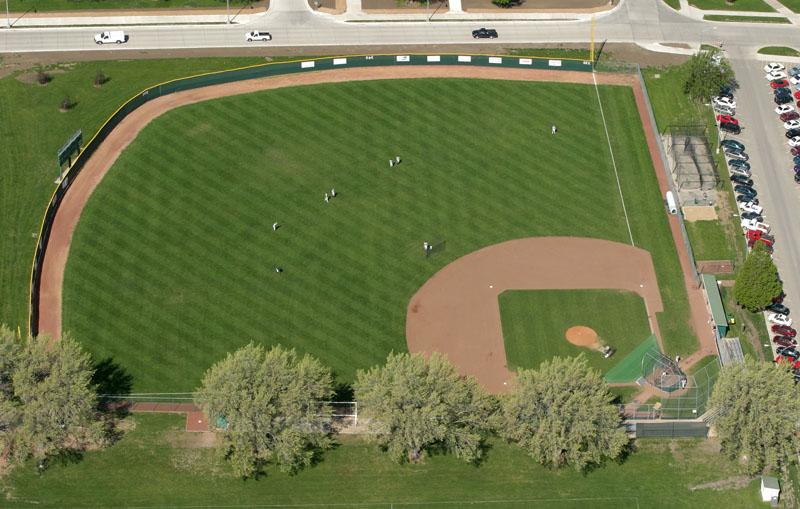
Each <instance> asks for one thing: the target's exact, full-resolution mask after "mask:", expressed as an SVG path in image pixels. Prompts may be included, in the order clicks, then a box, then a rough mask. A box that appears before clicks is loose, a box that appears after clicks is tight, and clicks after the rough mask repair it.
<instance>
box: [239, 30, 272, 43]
mask: <svg viewBox="0 0 800 509" xmlns="http://www.w3.org/2000/svg"><path fill="white" fill-rule="evenodd" d="M244 38H245V39H247V42H253V41H271V40H272V34H271V33H269V32H259V31H255V32H247V33H246V34H244Z"/></svg>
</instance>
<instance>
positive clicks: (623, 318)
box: [499, 290, 652, 373]
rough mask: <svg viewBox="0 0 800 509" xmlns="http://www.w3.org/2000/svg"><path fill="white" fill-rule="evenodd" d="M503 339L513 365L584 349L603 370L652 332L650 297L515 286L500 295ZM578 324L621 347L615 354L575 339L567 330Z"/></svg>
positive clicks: (522, 365)
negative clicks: (646, 300)
mask: <svg viewBox="0 0 800 509" xmlns="http://www.w3.org/2000/svg"><path fill="white" fill-rule="evenodd" d="M499 300H500V314H501V318H502V321H503V339H504V340H505V346H506V357H507V359H508V367H509V368H512V369H514V368H536V367H537V366H539V364H541V363H542V362H543V361H546V360H549V359H551V358H553V357H556V356H558V357H568V356H576V355H580V354H581V353H583V354H584V355H585V356H586V359H587V361H588V362H589V365H591V366H592V367H594V368H597V369H599V370H600V371H601V372H602V373H605V372H606V371H608V370H609V369H610V368H611V367H613V366H614V365H615V364H617V362H619V361H620V360H621V359H623V358H624V357H625V356H626V355H628V354H629V353H630V352H631V351H632V350H633V349H634V348H636V346H637V345H638V344H639V343H641V342H642V341H644V340H645V339H647V338H648V337H649V336H650V334H652V332H651V331H650V325H649V324H648V322H647V309H646V308H645V305H644V300H643V299H642V298H641V297H639V296H638V295H636V294H635V293H633V292H624V291H617V290H533V291H531V290H513V291H506V292H503V293H502V294H501V295H500V299H499ZM574 325H584V326H586V327H590V328H592V329H594V331H595V332H597V334H598V336H599V337H600V341H601V342H602V343H604V344H608V345H611V346H613V347H614V348H616V349H617V352H616V353H615V354H614V355H613V356H612V357H610V358H608V359H604V358H603V356H602V355H601V354H600V353H599V352H597V351H594V350H589V349H586V348H581V347H578V346H575V345H573V344H571V343H569V342H568V341H567V340H566V339H565V338H564V334H565V333H566V331H567V329H569V328H570V327H572V326H574Z"/></svg>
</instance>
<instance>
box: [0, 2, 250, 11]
mask: <svg viewBox="0 0 800 509" xmlns="http://www.w3.org/2000/svg"><path fill="white" fill-rule="evenodd" d="M250 3H252V2H251V1H250V0H230V5H231V9H236V10H238V9H240V8H241V7H242V6H245V5H248V4H250ZM8 6H9V9H10V10H11V11H13V12H27V11H35V12H47V11H80V10H98V9H115V10H119V9H185V8H192V7H206V8H207V7H218V8H225V0H8ZM259 9H260V10H263V9H264V7H263V6H259ZM248 11H249V10H248ZM234 12H235V11H234ZM248 13H249V12H248Z"/></svg>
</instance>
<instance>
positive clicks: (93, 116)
mask: <svg viewBox="0 0 800 509" xmlns="http://www.w3.org/2000/svg"><path fill="white" fill-rule="evenodd" d="M258 62H263V59H261V58H205V59H200V58H192V59H172V60H140V61H109V62H80V63H75V64H68V65H67V64H65V65H63V66H60V67H58V68H55V69H51V72H52V73H53V74H52V76H53V81H51V82H50V84H48V85H47V86H44V87H43V86H40V85H38V84H35V83H31V82H30V81H31V80H29V79H28V80H20V79H17V77H18V76H17V75H12V76H6V77H5V78H3V79H0V153H2V158H3V159H2V160H3V171H2V175H0V203H2V204H3V206H2V207H0V230H2V231H3V232H4V233H3V242H2V243H0V246H2V249H0V322H2V323H7V324H9V325H10V326H11V327H12V328H14V329H16V327H17V326H20V327H21V328H22V329H23V330H24V329H25V327H26V324H27V316H28V283H29V279H30V271H31V259H32V257H33V251H34V249H35V246H36V233H37V232H38V231H39V224H40V223H41V221H42V216H43V215H44V210H45V208H46V207H47V201H48V200H49V199H50V194H51V193H52V192H53V180H54V179H55V178H56V176H57V175H58V167H57V164H56V158H55V154H56V151H57V150H58V148H59V147H60V146H61V145H63V144H64V142H65V141H66V140H67V138H68V137H69V136H70V135H71V134H72V133H73V132H75V130H76V129H82V130H83V133H84V139H85V140H88V138H89V137H90V136H91V135H92V134H93V133H94V132H95V131H96V130H97V129H98V128H99V127H100V124H101V123H102V122H103V121H104V120H105V119H106V118H107V117H108V116H109V115H111V113H113V112H114V110H116V109H117V107H119V105H120V104H121V103H122V102H123V101H125V100H127V99H128V98H130V97H131V96H132V95H134V94H136V93H138V92H140V91H141V90H142V89H144V88H145V87H146V86H148V85H152V84H154V83H158V82H160V81H164V80H167V79H173V78H177V77H181V76H186V75H189V74H193V73H201V72H206V71H212V70H219V69H227V68H231V67H237V66H242V65H248V64H254V63H258ZM97 69H102V70H103V72H104V73H105V74H106V75H107V76H108V77H109V78H110V81H109V82H108V83H106V84H105V85H103V87H101V88H95V87H94V86H93V82H94V77H95V73H96V71H97ZM27 73H28V74H30V70H28V71H27ZM65 95H69V96H70V97H71V98H72V99H73V100H75V101H77V106H76V107H75V108H73V109H72V110H70V111H69V112H67V113H59V111H58V107H59V103H60V101H61V99H63V97H64V96H65Z"/></svg>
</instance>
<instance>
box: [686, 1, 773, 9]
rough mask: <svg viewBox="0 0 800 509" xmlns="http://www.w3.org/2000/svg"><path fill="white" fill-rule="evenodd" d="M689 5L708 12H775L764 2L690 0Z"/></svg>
mask: <svg viewBox="0 0 800 509" xmlns="http://www.w3.org/2000/svg"><path fill="white" fill-rule="evenodd" d="M689 5H692V6H694V7H697V8H698V9H703V10H706V11H755V12H775V9H773V8H772V7H770V5H769V4H768V3H766V2H765V1H764V0H737V1H736V2H732V3H728V2H726V1H725V0H689Z"/></svg>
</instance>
